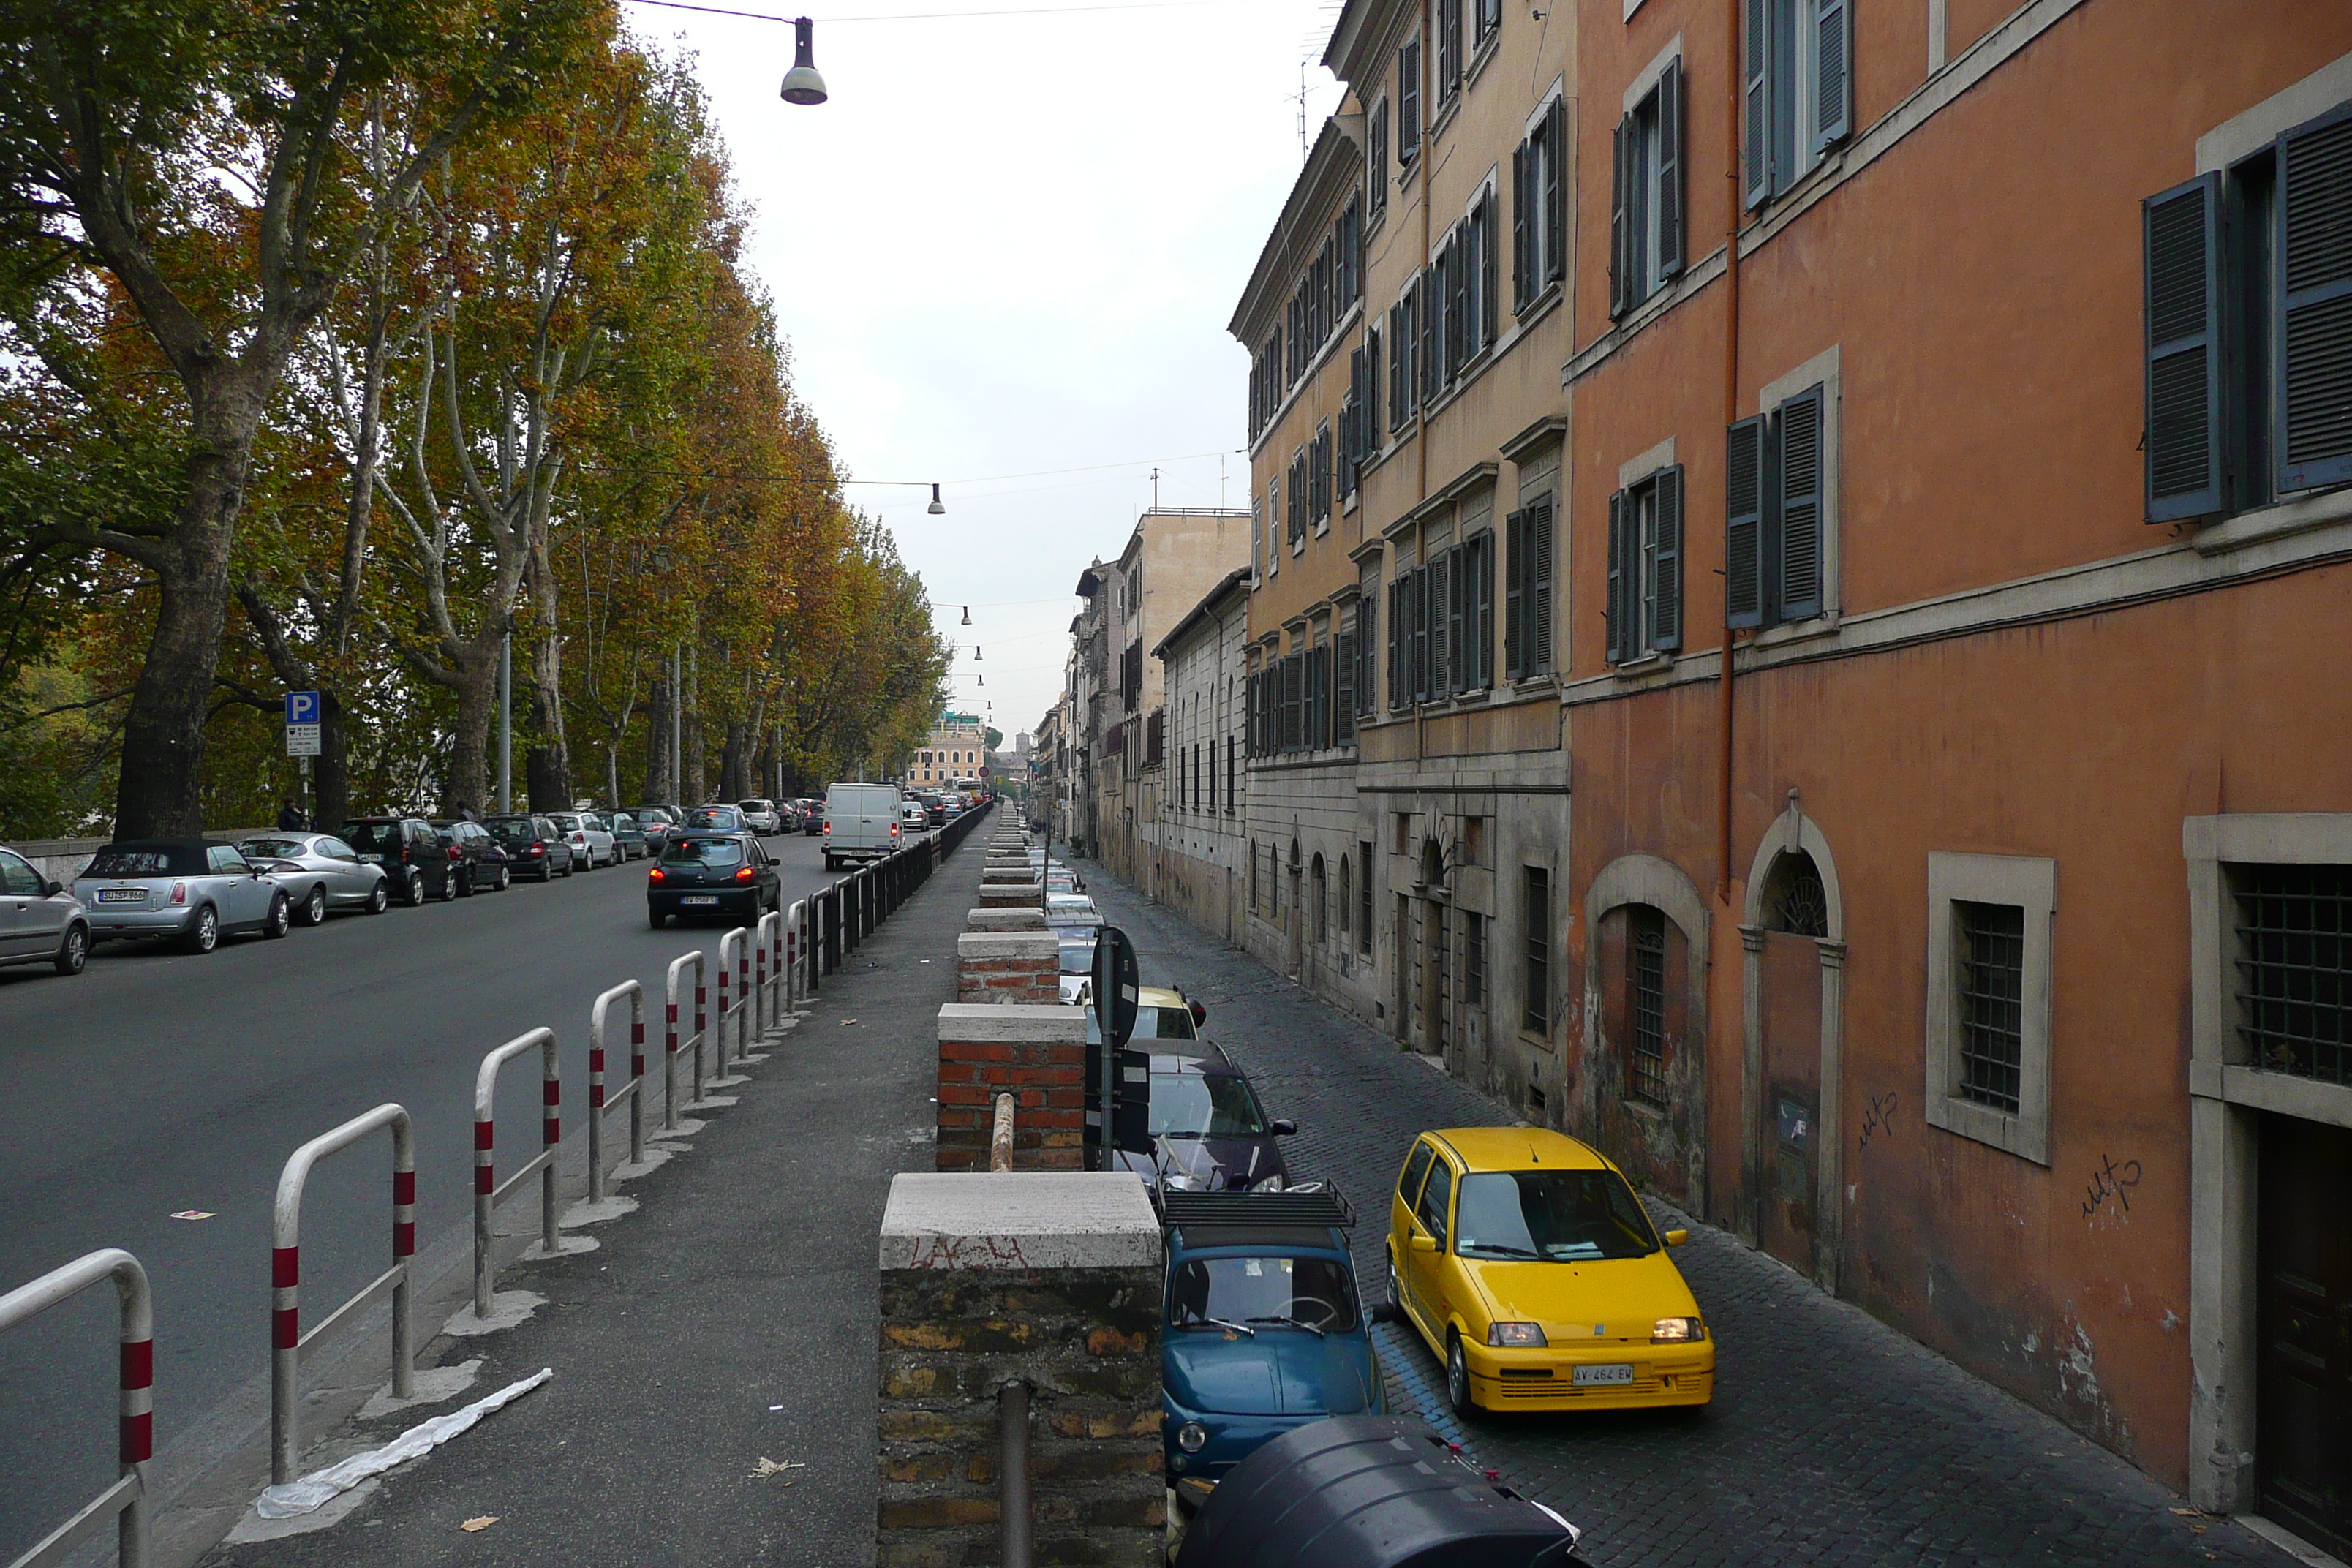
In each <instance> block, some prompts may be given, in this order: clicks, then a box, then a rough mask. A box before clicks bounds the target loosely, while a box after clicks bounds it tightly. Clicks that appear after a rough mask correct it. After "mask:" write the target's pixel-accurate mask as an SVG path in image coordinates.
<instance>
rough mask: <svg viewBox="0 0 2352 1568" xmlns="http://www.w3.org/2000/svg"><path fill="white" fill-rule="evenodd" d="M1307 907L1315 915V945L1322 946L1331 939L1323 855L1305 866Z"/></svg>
mask: <svg viewBox="0 0 2352 1568" xmlns="http://www.w3.org/2000/svg"><path fill="white" fill-rule="evenodd" d="M1326 891H1327V889H1325V887H1324V885H1323V857H1322V856H1320V855H1318V856H1316V857H1315V863H1314V864H1313V865H1312V866H1310V867H1309V868H1307V895H1308V896H1307V908H1308V909H1309V910H1312V911H1313V913H1314V917H1315V945H1316V946H1318V947H1323V946H1326V945H1328V943H1329V942H1330V941H1331V906H1330V900H1328V898H1327V897H1326V896H1325V894H1326Z"/></svg>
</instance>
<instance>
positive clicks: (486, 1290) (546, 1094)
mask: <svg viewBox="0 0 2352 1568" xmlns="http://www.w3.org/2000/svg"><path fill="white" fill-rule="evenodd" d="M534 1049H535V1050H537V1051H538V1052H539V1055H540V1079H541V1090H540V1100H541V1107H542V1109H541V1116H540V1124H539V1130H540V1151H539V1152H538V1154H537V1155H535V1156H534V1157H532V1158H531V1159H530V1160H527V1161H525V1162H524V1163H523V1164H522V1167H521V1168H520V1170H518V1171H516V1172H515V1173H514V1174H513V1175H511V1176H509V1177H508V1178H507V1179H506V1180H505V1181H504V1182H500V1181H499V1179H498V1156H497V1153H496V1147H497V1143H498V1129H499V1124H498V1119H497V1112H498V1089H499V1068H502V1067H504V1066H505V1065H506V1064H507V1063H509V1062H510V1061H512V1060H513V1059H514V1058H517V1057H519V1056H520V1055H522V1054H523V1053H524V1052H525V1051H529V1050H534ZM561 1142H563V1079H562V1061H561V1060H560V1059H559V1058H558V1055H557V1049H556V1044H555V1031H554V1030H552V1029H549V1028H544V1027H542V1028H537V1029H532V1030H530V1032H528V1033H526V1034H521V1035H518V1036H516V1037H514V1038H513V1039H511V1040H509V1041H508V1042H507V1043H506V1044H505V1045H503V1046H500V1047H499V1048H498V1049H497V1050H494V1051H492V1052H491V1053H490V1054H489V1055H488V1056H486V1057H484V1058H482V1066H481V1070H480V1071H479V1072H478V1073H476V1074H475V1075H474V1315H475V1316H476V1317H480V1318H487V1317H488V1316H489V1315H490V1298H491V1295H492V1291H491V1289H490V1279H491V1276H492V1274H493V1273H494V1272H495V1269H494V1268H493V1266H492V1264H491V1261H490V1247H491V1237H490V1215H491V1214H492V1213H493V1212H494V1211H495V1210H496V1209H497V1208H498V1206H499V1200H500V1199H501V1198H504V1197H505V1196H506V1195H507V1194H509V1193H510V1192H512V1191H514V1189H515V1188H516V1187H517V1186H519V1185H520V1184H522V1183H523V1182H525V1181H527V1180H529V1179H530V1177H532V1176H534V1175H536V1176H537V1177H539V1179H540V1188H539V1230H540V1239H541V1243H542V1244H544V1245H545V1247H546V1248H547V1250H548V1251H549V1252H550V1253H555V1252H558V1251H561V1250H562V1237H561V1236H559V1235H558V1234H557V1233H556V1228H555V1149H556V1145H557V1144H559V1143H561Z"/></svg>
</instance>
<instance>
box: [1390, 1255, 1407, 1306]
mask: <svg viewBox="0 0 2352 1568" xmlns="http://www.w3.org/2000/svg"><path fill="white" fill-rule="evenodd" d="M1388 1266H1389V1305H1390V1306H1391V1307H1394V1308H1395V1309H1396V1310H1398V1311H1400V1312H1402V1311H1403V1310H1404V1292H1403V1291H1402V1290H1401V1289H1398V1288H1397V1272H1396V1254H1394V1253H1391V1254H1389V1257H1388Z"/></svg>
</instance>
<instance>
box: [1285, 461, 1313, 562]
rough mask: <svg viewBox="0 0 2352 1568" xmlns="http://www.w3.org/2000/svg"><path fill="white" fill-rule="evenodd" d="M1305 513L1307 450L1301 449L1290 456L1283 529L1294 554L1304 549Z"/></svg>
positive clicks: (1306, 505)
mask: <svg viewBox="0 0 2352 1568" xmlns="http://www.w3.org/2000/svg"><path fill="white" fill-rule="evenodd" d="M1307 511H1308V496H1307V448H1306V447H1299V448H1298V450H1297V451H1296V452H1293V453H1292V454H1291V455H1290V512H1289V515H1288V517H1287V519H1286V522H1285V526H1284V529H1283V537H1284V538H1285V539H1286V540H1287V541H1289V543H1290V548H1291V549H1292V550H1293V551H1294V552H1296V551H1298V550H1302V549H1304V548H1306V544H1307Z"/></svg>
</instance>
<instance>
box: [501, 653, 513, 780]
mask: <svg viewBox="0 0 2352 1568" xmlns="http://www.w3.org/2000/svg"><path fill="white" fill-rule="evenodd" d="M513 809H514V633H512V632H509V633H507V634H506V636H504V637H500V638H499V811H500V812H501V813H504V812H509V811H512V810H513Z"/></svg>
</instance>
